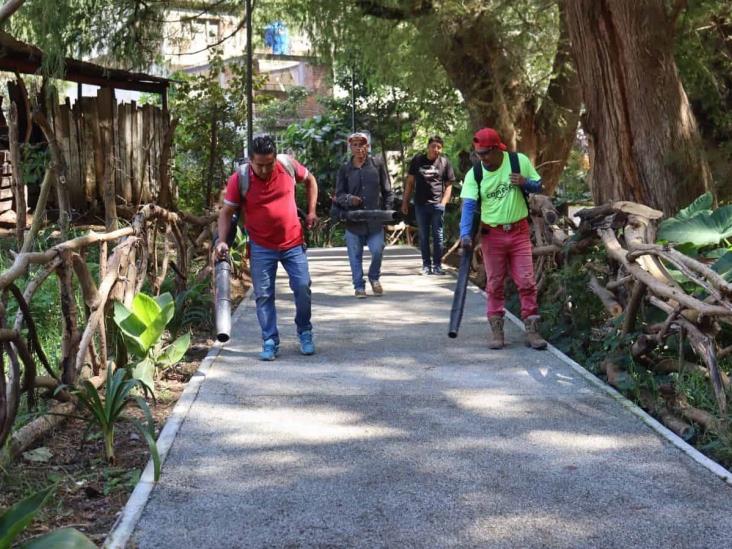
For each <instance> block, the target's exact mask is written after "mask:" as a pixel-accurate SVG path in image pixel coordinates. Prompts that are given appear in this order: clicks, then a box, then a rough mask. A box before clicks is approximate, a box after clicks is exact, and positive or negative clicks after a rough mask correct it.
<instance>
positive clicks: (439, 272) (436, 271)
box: [432, 265, 445, 276]
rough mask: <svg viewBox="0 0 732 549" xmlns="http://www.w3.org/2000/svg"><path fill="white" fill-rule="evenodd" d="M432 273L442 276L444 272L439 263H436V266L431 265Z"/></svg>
mask: <svg viewBox="0 0 732 549" xmlns="http://www.w3.org/2000/svg"><path fill="white" fill-rule="evenodd" d="M432 274H433V275H439V276H442V275H444V274H445V271H443V270H442V267H440V266H439V265H436V266H434V267H432Z"/></svg>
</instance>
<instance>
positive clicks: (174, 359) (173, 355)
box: [158, 334, 191, 366]
mask: <svg viewBox="0 0 732 549" xmlns="http://www.w3.org/2000/svg"><path fill="white" fill-rule="evenodd" d="M190 345H191V334H184V335H182V336H180V337H179V338H178V339H176V340H175V341H174V342H173V343H171V344H170V345H168V346H167V347H166V348H165V350H164V351H163V354H162V355H160V358H158V364H160V365H161V366H173V365H174V364H177V363H178V362H179V361H180V359H181V358H183V355H184V354H186V351H187V350H188V347H190Z"/></svg>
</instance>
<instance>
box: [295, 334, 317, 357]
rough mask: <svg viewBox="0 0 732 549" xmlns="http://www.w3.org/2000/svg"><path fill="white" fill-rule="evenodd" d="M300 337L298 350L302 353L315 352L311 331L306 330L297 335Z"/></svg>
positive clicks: (309, 353)
mask: <svg viewBox="0 0 732 549" xmlns="http://www.w3.org/2000/svg"><path fill="white" fill-rule="evenodd" d="M298 337H299V338H300V352H301V353H302V354H304V355H312V354H315V345H314V344H313V332H311V331H310V330H308V331H307V332H302V333H301V334H299V335H298Z"/></svg>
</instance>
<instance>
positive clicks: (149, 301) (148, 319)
mask: <svg viewBox="0 0 732 549" xmlns="http://www.w3.org/2000/svg"><path fill="white" fill-rule="evenodd" d="M160 311H161V308H160V305H158V302H157V301H155V299H153V298H152V297H150V296H149V295H147V294H144V293H142V292H140V293H139V294H136V295H135V297H134V298H132V313H133V314H134V315H135V316H136V317H137V318H138V319H140V321H141V322H142V323H143V324H145V326H150V325H151V324H152V323H153V322H155V319H156V318H157V317H158V316H160Z"/></svg>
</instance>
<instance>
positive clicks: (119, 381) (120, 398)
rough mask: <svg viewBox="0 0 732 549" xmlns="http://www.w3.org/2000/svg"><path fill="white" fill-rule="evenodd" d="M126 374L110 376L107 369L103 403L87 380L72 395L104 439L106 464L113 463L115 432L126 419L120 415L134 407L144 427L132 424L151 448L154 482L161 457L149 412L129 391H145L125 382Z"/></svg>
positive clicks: (137, 383)
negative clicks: (126, 409)
mask: <svg viewBox="0 0 732 549" xmlns="http://www.w3.org/2000/svg"><path fill="white" fill-rule="evenodd" d="M126 377H127V372H126V371H125V370H124V369H123V368H119V369H117V370H115V372H114V374H112V373H111V368H108V369H107V380H106V383H105V386H104V400H102V399H101V397H100V396H99V392H98V391H97V389H96V388H95V387H94V385H92V383H91V382H90V381H89V380H84V382H83V383H82V386H81V388H80V389H77V390H75V391H74V394H75V395H76V396H77V397H78V398H79V402H80V403H81V405H82V406H83V407H84V408H85V409H86V410H87V411H88V412H89V413H90V414H91V419H90V425H95V426H96V427H97V428H98V429H99V430H100V432H101V433H102V437H103V438H104V456H105V458H106V459H107V461H108V462H109V463H112V464H113V463H114V462H115V453H114V431H115V426H116V425H117V422H118V421H120V420H122V419H126V418H125V417H124V416H123V415H122V412H123V411H124V409H125V408H126V407H127V406H128V405H129V404H132V403H136V404H137V406H138V407H139V408H140V410H142V412H143V413H144V414H145V418H146V420H147V425H143V424H142V423H140V422H139V421H137V420H134V419H133V420H131V421H132V422H133V423H134V425H135V426H136V427H137V429H138V430H139V431H140V433H141V434H142V436H143V437H145V440H146V441H147V443H148V446H149V447H150V453H151V454H152V457H153V463H154V465H155V480H156V481H157V480H158V478H159V477H160V456H159V455H158V448H157V444H156V442H155V422H154V421H153V418H152V414H151V413H150V408H149V407H148V405H147V402H145V399H143V398H142V397H139V396H133V395H132V394H131V393H132V390H133V389H136V388H141V389H142V388H144V386H143V384H142V383H141V382H140V380H138V379H126Z"/></svg>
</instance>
